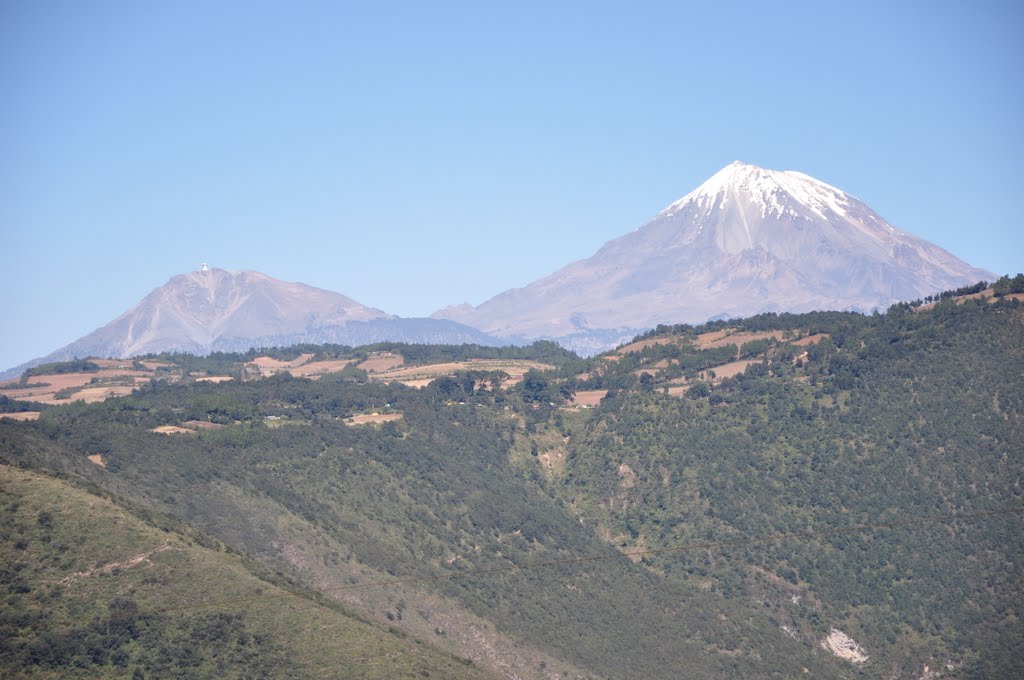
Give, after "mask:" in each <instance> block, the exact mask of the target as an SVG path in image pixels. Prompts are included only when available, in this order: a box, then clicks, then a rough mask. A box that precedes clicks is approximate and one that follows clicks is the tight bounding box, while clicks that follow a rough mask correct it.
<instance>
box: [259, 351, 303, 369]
mask: <svg viewBox="0 0 1024 680" xmlns="http://www.w3.org/2000/svg"><path fill="white" fill-rule="evenodd" d="M312 358H313V355H312V354H300V355H299V356H297V357H296V358H294V359H292V360H291V361H282V360H281V359H274V358H273V357H256V358H255V359H253V360H252V362H251V363H254V364H256V365H257V366H258V367H259V369H260V372H263V371H265V370H266V371H270V372H277V371H280V370H283V369H286V368H296V367H298V366H301V365H303V364H304V363H306V362H308V361H309V360H310V359H312Z"/></svg>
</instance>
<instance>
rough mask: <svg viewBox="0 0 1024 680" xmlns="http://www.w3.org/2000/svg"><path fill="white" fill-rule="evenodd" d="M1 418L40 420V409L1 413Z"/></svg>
mask: <svg viewBox="0 0 1024 680" xmlns="http://www.w3.org/2000/svg"><path fill="white" fill-rule="evenodd" d="M0 418H7V419H8V420H21V421H26V420H39V411H22V412H21V413H0Z"/></svg>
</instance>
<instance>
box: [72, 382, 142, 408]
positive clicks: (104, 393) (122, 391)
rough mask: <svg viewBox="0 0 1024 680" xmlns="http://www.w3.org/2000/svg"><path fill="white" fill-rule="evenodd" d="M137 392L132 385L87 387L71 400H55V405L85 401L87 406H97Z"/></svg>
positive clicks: (75, 394)
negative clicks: (99, 403)
mask: <svg viewBox="0 0 1024 680" xmlns="http://www.w3.org/2000/svg"><path fill="white" fill-rule="evenodd" d="M134 390H135V387H134V386H131V385H114V386H111V387H86V388H85V389H84V390H79V391H78V392H75V393H74V394H72V395H71V397H70V398H68V399H66V400H64V401H61V400H55V403H66V402H69V401H84V402H85V403H87V404H95V403H96V402H98V401H106V400H107V399H110V398H111V397H123V396H125V395H128V394H131V393H132V392H133V391H134Z"/></svg>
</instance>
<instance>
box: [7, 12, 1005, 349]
mask: <svg viewBox="0 0 1024 680" xmlns="http://www.w3.org/2000/svg"><path fill="white" fill-rule="evenodd" d="M1022 86H1024V11H1022V9H1021V3H1018V2H1009V1H1003V2H999V1H997V2H978V3H967V2H943V1H939V2H934V1H932V2H894V1H891V0H890V1H889V2H858V3H852V2H851V3H826V2H806V3H803V2H792V3H787V2H780V3H764V2H754V3H708V2H701V3H685V2H665V3H645V2H632V3H621V2H620V3H608V4H601V3H596V2H579V3H572V2H550V1H546V2H524V1H517V2H506V3H490V2H479V1H478V0H477V1H474V2H465V3H450V2H407V3H403V2H397V3H396V2H372V3H346V2H341V1H340V0H339V1H336V2H303V1H290V2H277V3H267V2H252V1H250V2H212V1H204V2H185V1H177V2H165V3H152V2H102V1H97V2H78V1H77V0H76V1H69V2H55V1H51V0H32V1H31V2H16V1H13V0H7V1H2V0H0V98H2V99H0V102H2V105H0V238H2V241H0V242H2V247H3V249H2V253H3V261H2V267H0V282H2V284H3V287H4V290H5V292H6V294H5V295H4V296H3V298H2V302H0V305H2V307H0V310H2V314H3V319H4V321H3V325H4V333H3V334H2V338H0V368H7V367H9V366H12V365H14V364H17V363H20V362H21V361H25V360H28V359H30V358H33V357H36V356H39V355H42V354H45V353H47V352H50V351H52V350H54V349H56V348H58V347H60V346H62V345H64V344H66V343H68V342H70V341H71V340H74V339H76V338H78V337H80V336H81V335H84V334H85V333H87V332H89V331H91V330H93V329H94V328H96V327H99V326H101V325H103V324H104V323H106V322H108V321H110V320H111V319H113V318H114V317H115V316H117V315H119V314H120V313H122V312H123V311H125V310H126V309H128V308H129V307H130V306H132V305H133V304H134V303H135V302H137V301H138V300H139V299H140V298H141V297H142V296H143V295H145V294H146V293H148V292H149V291H150V290H151V289H153V288H155V287H156V286H159V285H161V284H163V283H165V282H166V281H167V279H169V278H170V277H171V276H173V275H175V274H178V273H181V272H184V271H189V270H192V269H196V268H198V266H199V264H200V263H201V262H204V261H207V262H209V263H210V264H211V265H214V266H219V267H223V268H227V269H257V270H260V271H263V272H266V273H267V274H270V275H272V276H276V277H278V278H282V279H286V280H293V281H303V282H306V283H309V284H312V285H317V286H320V287H323V288H328V289H331V290H336V291H339V292H342V293H344V294H346V295H349V296H350V297H353V298H355V299H356V300H359V301H360V302H363V303H364V304H368V305H372V306H375V307H379V308H381V309H384V310H386V311H388V312H391V313H395V314H400V315H403V316H416V315H427V314H429V313H430V312H432V311H434V310H435V309H437V308H439V307H442V306H445V305H448V304H453V303H458V302H462V301H469V302H472V303H474V304H477V303H480V302H482V301H484V300H485V299H487V298H489V297H491V296H492V295H494V294H496V293H498V292H500V291H502V290H505V289H507V288H510V287H514V286H522V285H525V284H526V283H528V282H530V281H532V280H533V279H535V278H538V277H540V276H542V275H545V274H547V273H550V272H551V271H553V270H555V269H557V268H558V267H560V266H562V265H564V264H566V263H568V262H570V261H572V260H575V259H579V258H582V257H586V256H589V255H590V254H592V253H593V252H594V251H595V250H597V248H598V247H600V246H601V244H602V243H604V242H605V241H607V240H608V239H610V238H613V237H615V236H618V235H621V234H623V233H625V232H628V231H630V230H632V229H634V228H636V227H637V226H639V225H640V224H642V223H643V222H645V221H646V220H647V219H648V218H650V217H651V216H653V215H654V214H655V213H657V212H658V211H659V210H660V209H661V208H662V207H664V206H665V205H666V204H668V203H669V202H671V201H673V200H674V199H676V198H679V197H680V196H682V195H684V194H686V193H687V192H689V191H690V190H691V189H693V188H694V187H696V186H697V185H698V184H699V183H700V182H701V181H703V180H704V179H705V178H706V177H708V176H709V175H711V174H712V173H714V172H715V171H717V170H718V169H720V168H721V167H722V166H724V165H726V164H727V163H729V162H730V161H733V160H737V159H739V160H743V161H746V162H749V163H754V164H757V165H761V166H764V167H768V168H775V169H795V170H800V171H802V172H806V173H808V174H810V175H813V176H816V177H818V178H820V179H822V180H825V181H827V182H829V183H831V184H834V185H836V186H838V187H840V188H842V189H845V190H846V191H849V192H850V193H852V194H854V195H856V196H858V197H859V198H861V199H863V200H865V201H866V202H867V203H868V204H869V205H871V206H872V207H874V208H875V209H876V210H877V211H878V212H880V213H881V214H882V215H883V216H884V217H885V218H887V219H888V220H889V221H890V222H892V223H893V224H895V225H896V226H898V227H900V228H902V229H905V230H908V231H910V232H913V233H916V234H918V235H920V236H923V237H925V238H927V239H929V240H931V241H934V242H935V243H937V244H939V245H941V246H943V247H945V248H947V249H948V250H950V251H952V252H953V253H954V254H956V255H958V256H959V257H961V258H963V259H965V260H967V261H968V262H970V263H971V264H974V265H976V266H981V267H986V268H988V269H990V270H993V271H996V272H998V273H1006V272H1017V271H1020V270H1022V269H1024V237H1022V229H1021V226H1022V225H1021V217H1020V214H1021V207H1020V205H1019V203H1020V202H1021V197H1022V186H1024V124H1022V121H1024V110H1022V109H1024V106H1022V105H1024V92H1022Z"/></svg>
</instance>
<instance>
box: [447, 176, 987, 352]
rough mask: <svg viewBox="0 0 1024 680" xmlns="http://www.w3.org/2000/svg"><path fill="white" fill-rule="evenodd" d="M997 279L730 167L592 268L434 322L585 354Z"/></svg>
mask: <svg viewBox="0 0 1024 680" xmlns="http://www.w3.org/2000/svg"><path fill="white" fill-rule="evenodd" d="M992 277H993V275H992V273H991V272H987V271H985V270H982V269H977V268H974V267H971V266H970V265H968V264H967V263H965V262H963V261H962V260H959V259H957V258H956V257H954V256H953V255H951V254H950V253H948V252H947V251H945V250H943V249H942V248H940V247H938V246H936V245H933V244H931V243H929V242H927V241H925V240H923V239H921V238H918V237H916V236H914V235H912V234H909V233H907V232H905V231H901V230H899V229H896V228H895V227H893V226H892V225H890V224H889V223H888V222H886V221H885V220H884V219H883V218H882V217H881V216H879V215H878V214H877V213H876V212H874V211H873V210H872V209H871V208H869V207H868V206H867V205H866V204H864V203H863V202H861V201H860V200H858V199H856V198H854V197H853V196H851V195H849V194H847V193H846V192H844V191H842V190H840V189H837V188H836V187H833V186H831V185H829V184H826V183H825V182H822V181H820V180H817V179H814V178H813V177H810V176H808V175H805V174H803V173H800V172H794V171H777V170H767V169H765V168H760V167H757V166H755V165H748V164H746V163H741V162H739V161H736V162H734V163H730V164H729V165H727V166H726V167H724V168H722V169H721V170H720V171H718V172H717V173H715V174H714V175H713V176H711V178H709V179H708V180H707V181H706V182H704V183H703V184H701V185H700V186H699V187H697V188H696V189H695V190H694V191H692V192H690V193H689V194H687V195H686V196H684V197H683V198H681V199H679V200H678V201H675V202H674V203H672V204H671V205H669V206H668V207H667V208H665V209H664V210H662V211H661V212H660V213H658V214H657V215H656V216H655V217H654V219H652V220H651V221H650V222H648V223H647V224H645V225H643V226H642V227H640V228H639V229H637V230H635V231H633V232H631V233H629V234H627V235H625V236H622V237H620V238H617V239H615V240H613V241H609V242H608V243H606V244H605V245H604V246H603V247H602V248H601V249H600V250H598V251H597V253H595V254H594V255H593V256H592V257H590V258H588V259H586V260H580V261H578V262H575V263H573V264H570V265H568V266H566V267H564V268H562V269H560V270H559V271H557V272H555V273H553V274H551V275H549V276H547V277H544V278H542V279H539V280H537V281H535V282H533V283H531V284H529V285H528V286H526V287H525V288H518V289H513V290H509V291H506V292H504V293H501V294H500V295H497V296H496V297H494V298H492V299H490V300H488V301H487V302H485V303H483V304H481V305H480V306H479V307H475V308H474V307H467V306H460V307H449V308H446V309H444V310H441V311H439V312H436V313H435V315H434V316H435V317H437V318H447V319H453V320H457V321H460V322H462V323H466V324H469V325H471V326H475V327H477V328H480V329H481V330H484V331H486V332H489V333H493V334H496V335H499V336H505V337H520V338H535V337H549V338H555V339H559V338H563V339H564V338H569V339H570V341H569V344H573V345H576V346H577V347H581V345H580V343H577V342H574V341H573V340H572V338H576V339H585V338H586V336H588V334H589V335H593V334H594V332H595V331H596V330H598V329H605V330H606V331H607V330H608V329H616V328H619V329H623V332H624V333H626V329H630V330H632V329H641V328H650V327H652V326H655V325H657V324H660V323H681V322H685V323H698V322H702V321H706V320H708V319H710V318H720V317H729V316H749V315H752V314H757V313H761V312H769V311H774V312H783V311H789V312H801V311H810V310H815V309H838V310H858V311H870V310H872V309H874V308H883V309H884V308H885V307H887V306H888V305H890V304H892V303H893V302H896V301H899V300H907V299H913V298H917V297H920V296H924V295H929V294H931V293H935V292H938V291H942V290H947V289H951V288H956V287H959V286H962V285H965V284H969V283H975V282H977V281H979V280H981V279H989V280H991V279H992ZM626 334H628V333H626ZM606 335H607V333H606Z"/></svg>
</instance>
